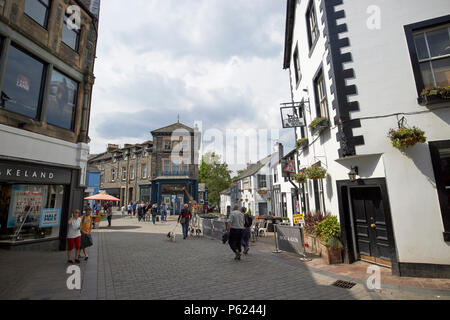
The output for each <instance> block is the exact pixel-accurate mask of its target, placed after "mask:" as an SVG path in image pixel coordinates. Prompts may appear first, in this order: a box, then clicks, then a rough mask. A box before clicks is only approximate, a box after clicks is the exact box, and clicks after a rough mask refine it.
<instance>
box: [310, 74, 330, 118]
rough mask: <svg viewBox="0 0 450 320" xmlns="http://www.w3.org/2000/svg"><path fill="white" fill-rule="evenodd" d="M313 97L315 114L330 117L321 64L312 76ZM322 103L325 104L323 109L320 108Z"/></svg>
mask: <svg viewBox="0 0 450 320" xmlns="http://www.w3.org/2000/svg"><path fill="white" fill-rule="evenodd" d="M321 89H322V90H321ZM321 94H323V96H321ZM314 97H315V99H316V116H317V117H321V118H327V119H330V112H329V108H328V96H327V86H326V82H325V77H324V74H323V68H322V66H321V67H320V68H319V70H318V72H317V74H316V76H315V77H314ZM323 104H325V106H324V109H323V110H322V105H323Z"/></svg>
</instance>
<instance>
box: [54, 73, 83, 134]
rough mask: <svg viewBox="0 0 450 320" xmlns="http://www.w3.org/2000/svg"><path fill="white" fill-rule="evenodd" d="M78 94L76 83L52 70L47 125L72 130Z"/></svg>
mask: <svg viewBox="0 0 450 320" xmlns="http://www.w3.org/2000/svg"><path fill="white" fill-rule="evenodd" d="M77 94H78V83H77V82H75V81H74V80H72V79H70V78H69V77H67V76H65V75H63V74H62V73H60V72H58V71H56V70H53V73H52V81H51V87H50V92H49V97H48V107H47V123H49V124H52V125H55V126H58V127H61V128H64V129H69V130H71V129H73V122H74V118H75V109H76V102H77Z"/></svg>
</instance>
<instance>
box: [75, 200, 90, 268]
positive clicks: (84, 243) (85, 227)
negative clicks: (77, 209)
mask: <svg viewBox="0 0 450 320" xmlns="http://www.w3.org/2000/svg"><path fill="white" fill-rule="evenodd" d="M91 229H92V216H91V209H88V210H87V212H86V215H85V216H84V217H83V218H81V249H82V250H83V253H84V260H87V259H88V258H89V256H88V253H87V248H89V247H90V246H92V236H91ZM78 260H80V257H79V258H78Z"/></svg>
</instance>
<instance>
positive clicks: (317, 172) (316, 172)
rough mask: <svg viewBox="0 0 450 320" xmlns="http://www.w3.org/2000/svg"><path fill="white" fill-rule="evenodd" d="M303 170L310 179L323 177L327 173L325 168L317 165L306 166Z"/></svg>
mask: <svg viewBox="0 0 450 320" xmlns="http://www.w3.org/2000/svg"><path fill="white" fill-rule="evenodd" d="M305 172H306V175H307V176H308V178H309V179H311V180H318V179H324V178H325V176H326V174H327V170H326V169H324V168H322V167H319V166H318V165H313V166H311V167H309V168H307V169H306V170H305Z"/></svg>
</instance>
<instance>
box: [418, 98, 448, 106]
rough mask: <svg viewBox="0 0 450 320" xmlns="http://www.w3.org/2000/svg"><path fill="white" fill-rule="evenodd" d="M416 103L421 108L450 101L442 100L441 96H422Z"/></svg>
mask: <svg viewBox="0 0 450 320" xmlns="http://www.w3.org/2000/svg"><path fill="white" fill-rule="evenodd" d="M417 102H418V103H419V104H420V105H421V106H423V107H426V106H432V105H435V104H443V103H449V104H450V99H444V98H442V97H441V96H438V95H432V96H422V97H419V98H418V99H417Z"/></svg>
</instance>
